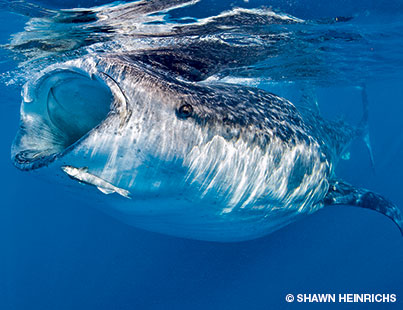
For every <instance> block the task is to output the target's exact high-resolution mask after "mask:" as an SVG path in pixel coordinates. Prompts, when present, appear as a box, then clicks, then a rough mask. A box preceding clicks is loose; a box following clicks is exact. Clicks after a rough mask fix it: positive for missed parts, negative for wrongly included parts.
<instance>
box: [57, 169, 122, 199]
mask: <svg viewBox="0 0 403 310" xmlns="http://www.w3.org/2000/svg"><path fill="white" fill-rule="evenodd" d="M62 170H63V171H64V172H65V173H66V174H67V175H68V176H70V177H71V178H72V179H74V180H78V181H80V182H82V183H85V184H89V185H94V186H95V187H96V188H98V189H99V190H100V191H101V192H102V193H104V194H107V195H108V194H112V193H118V194H119V195H121V196H123V197H126V198H129V199H130V196H129V191H127V190H125V189H122V188H119V187H116V186H114V185H112V184H111V183H109V182H107V181H105V180H103V179H101V178H99V177H97V176H95V175H93V174H91V173H89V172H88V168H87V167H83V168H75V167H71V166H63V167H62Z"/></svg>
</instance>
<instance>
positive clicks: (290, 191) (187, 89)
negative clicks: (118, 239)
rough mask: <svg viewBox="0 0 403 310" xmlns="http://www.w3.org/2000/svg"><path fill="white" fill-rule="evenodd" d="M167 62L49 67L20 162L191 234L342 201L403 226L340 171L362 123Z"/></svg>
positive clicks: (29, 92)
mask: <svg viewBox="0 0 403 310" xmlns="http://www.w3.org/2000/svg"><path fill="white" fill-rule="evenodd" d="M153 59H155V57H154V58H153ZM170 63H171V64H173V62H170ZM154 64H155V62H154ZM168 65H169V63H164V65H163V66H159V67H158V66H156V65H154V66H150V65H148V64H147V62H144V59H143V58H137V57H136V55H120V54H119V55H113V54H111V55H102V56H93V55H92V56H86V57H83V58H80V59H76V60H72V61H68V62H66V63H64V64H55V65H53V66H50V67H49V68H48V69H46V70H44V71H43V72H41V74H40V76H39V77H38V78H36V79H34V80H32V81H29V82H28V83H27V84H26V85H25V86H24V88H23V102H22V106H21V123H20V128H19V132H18V133H17V136H16V138H15V141H14V143H13V146H12V159H13V162H14V164H15V166H16V167H17V168H19V169H21V170H25V171H35V172H37V173H39V174H43V175H45V176H46V177H48V178H53V179H54V180H56V181H57V182H60V183H61V184H64V185H67V186H68V187H69V188H70V189H72V190H80V191H81V192H85V193H86V195H88V197H96V198H94V201H96V204H97V205H102V209H103V210H105V211H106V212H108V213H110V214H111V215H113V216H116V217H118V218H120V219H122V220H123V221H125V222H127V223H130V224H132V225H134V226H136V227H140V228H144V229H147V230H151V231H156V232H161V233H165V234H170V235H175V236H180V237H186V238H194V239H201V240H211V241H241V240H248V239H253V238H257V237H260V236H263V235H265V234H268V233H270V232H272V231H275V230H277V229H279V228H281V227H283V226H285V225H287V224H289V223H291V222H292V221H295V220H297V219H298V218H301V217H303V216H306V215H308V214H311V213H313V212H316V211H317V210H319V209H321V208H323V207H325V206H328V205H339V204H348V205H354V206H359V207H363V208H368V209H372V210H376V211H378V212H380V213H382V214H384V215H386V216H388V217H389V218H391V219H392V220H393V221H394V222H395V223H396V224H397V225H398V226H399V228H400V229H401V230H402V227H403V222H402V217H401V214H400V212H399V209H398V208H397V207H396V206H395V205H394V204H393V203H391V202H389V201H388V200H387V199H385V198H383V197H382V196H380V195H378V194H376V193H373V192H371V191H369V190H365V189H360V188H356V187H354V186H352V185H350V184H348V183H346V182H344V181H342V180H339V179H338V178H337V177H336V176H335V172H334V171H335V166H336V165H337V163H338V161H339V160H340V158H341V157H342V156H343V154H344V153H345V152H346V149H347V148H348V146H349V144H350V143H351V141H352V140H353V139H355V138H357V137H359V136H362V135H364V130H363V129H362V128H363V127H365V126H358V127H353V126H349V125H347V124H344V123H341V122H332V121H327V120H324V119H323V118H322V117H321V116H320V115H319V114H318V111H317V109H316V108H312V106H309V105H302V106H300V107H298V106H296V105H294V104H292V103H291V102H290V101H288V100H286V99H284V98H281V97H279V96H277V95H275V94H272V93H269V92H266V91H264V90H261V89H258V88H254V87H248V86H242V85H234V84H226V83H222V82H217V81H210V82H206V81H205V80H198V77H199V75H197V74H196V75H194V76H195V78H193V79H191V78H190V77H189V75H188V76H187V78H186V79H185V78H180V77H179V75H178V74H173V73H172V72H173V71H172V70H173V69H169V68H168V69H167V66H168ZM188 70H191V69H188ZM192 72H194V71H192ZM82 184H85V185H84V187H83V185H82ZM88 185H90V186H88ZM96 188H98V189H99V190H100V191H98V190H96ZM119 193H120V194H119ZM122 193H123V194H122ZM105 194H107V195H105ZM128 198H131V199H128Z"/></svg>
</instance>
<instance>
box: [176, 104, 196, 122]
mask: <svg viewBox="0 0 403 310" xmlns="http://www.w3.org/2000/svg"><path fill="white" fill-rule="evenodd" d="M176 114H177V115H178V117H179V118H188V117H190V116H192V114H193V107H192V106H191V105H190V104H188V103H186V104H183V105H181V106H180V108H179V109H178V111H177V112H176Z"/></svg>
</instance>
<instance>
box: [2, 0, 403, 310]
mask: <svg viewBox="0 0 403 310" xmlns="http://www.w3.org/2000/svg"><path fill="white" fill-rule="evenodd" d="M107 2H108V1H73V0H72V1H32V2H31V3H35V4H38V5H40V6H42V7H50V8H52V9H57V8H62V7H64V8H72V7H89V6H94V5H101V4H105V3H107ZM217 2H218V1H200V2H199V3H197V4H195V6H189V7H185V8H182V9H179V10H177V11H174V12H172V15H171V17H172V18H178V17H183V16H192V17H196V18H202V17H206V16H214V15H217V14H219V13H220V12H222V11H223V10H228V9H231V8H232V7H237V6H242V7H247V8H255V7H259V6H261V5H266V6H272V7H273V8H275V9H276V10H278V11H280V12H284V13H287V14H291V15H293V16H296V17H298V18H302V19H310V20H328V19H332V18H335V17H337V16H346V17H349V16H353V17H354V19H353V20H352V21H351V22H347V24H342V25H341V26H337V25H336V26H334V27H333V26H332V25H330V26H326V25H325V26H323V28H320V29H319V32H320V33H321V35H320V36H319V37H320V38H322V40H321V41H320V43H319V42H318V40H312V41H311V42H312V45H313V46H314V47H316V46H317V45H320V44H323V45H321V48H322V50H325V51H328V49H332V50H331V51H330V52H329V54H326V53H325V54H324V57H327V56H329V55H330V56H332V57H333V58H332V59H330V58H329V59H328V62H329V64H330V65H331V66H330V68H331V69H334V71H331V72H329V71H323V72H322V73H320V74H316V75H315V74H312V75H307V74H306V73H305V74H303V75H300V72H301V71H300V70H299V69H300V68H301V67H300V66H298V65H297V66H296V65H295V63H294V62H293V60H295V59H297V58H295V59H294V58H293V59H289V62H288V60H285V59H282V60H280V61H283V63H281V62H280V64H279V65H278V66H276V64H273V63H270V62H268V63H266V64H265V65H266V67H265V68H264V70H263V71H264V76H265V77H267V75H270V74H271V76H272V78H273V80H274V82H275V83H270V80H266V79H259V82H258V86H259V87H262V88H265V89H268V90H272V91H275V92H278V93H280V94H281V95H283V96H285V97H286V98H289V99H293V97H294V96H295V95H294V93H293V91H291V90H289V87H287V86H284V85H283V84H281V83H283V82H284V83H287V81H288V80H292V79H293V78H295V79H301V78H303V77H306V76H308V78H310V81H311V82H312V81H313V83H316V85H317V95H318V102H319V104H320V109H321V113H322V114H323V115H325V116H326V117H328V118H331V119H337V118H338V117H344V119H345V120H346V121H348V122H351V123H353V124H355V123H357V122H358V120H359V118H360V113H361V102H360V101H361V98H360V92H359V91H357V88H356V86H357V85H359V84H361V83H363V82H366V86H367V91H368V97H369V101H370V124H369V126H370V133H371V139H372V148H373V151H374V158H375V172H374V171H373V170H372V169H371V167H370V162H369V158H368V155H367V153H366V149H365V146H364V144H363V142H361V141H356V142H355V143H354V144H353V145H352V147H351V157H350V160H348V161H343V162H341V163H340V165H339V167H338V170H337V173H338V175H339V176H340V177H342V178H343V179H345V180H347V181H349V182H350V183H352V184H355V185H357V186H362V187H365V188H369V189H371V190H374V191H376V192H379V193H382V195H384V196H385V197H388V198H389V199H390V200H392V201H393V202H394V203H396V204H397V205H398V206H400V208H401V206H403V198H402V195H401V187H402V185H403V182H402V179H401V175H403V164H402V158H403V122H402V117H401V113H402V112H403V110H402V107H401V102H402V101H403V88H402V87H401V85H402V82H403V79H402V73H403V67H402V58H401V49H400V47H401V45H402V43H403V42H402V38H401V37H400V32H399V30H401V29H402V27H403V19H402V13H403V3H401V1H384V2H379V1H365V0H360V1H337V2H335V3H333V4H326V5H325V4H324V2H323V1H313V0H310V1H272V2H269V1H253V0H250V1H248V2H244V1H219V2H218V3H217ZM6 4H8V2H7V3H6ZM17 4H18V7H21V8H23V9H22V10H21V9H19V10H15V9H13V8H10V7H9V6H8V5H5V4H4V3H2V7H3V9H2V10H1V11H0V19H1V20H2V21H3V23H2V26H1V32H0V43H1V44H6V43H7V42H9V38H10V35H11V34H14V33H16V32H21V31H23V28H24V24H25V23H26V22H27V20H28V17H27V16H24V14H25V15H29V14H27V10H26V9H25V8H26V6H24V2H17ZM15 7H16V6H14V8H15ZM16 11H17V12H19V14H17V13H16ZM21 11H22V12H21ZM30 14H31V16H35V15H36V14H37V11H35V10H31V11H30ZM314 27H316V26H314ZM328 27H330V28H328ZM332 27H333V28H332ZM338 27H339V28H338ZM291 30H292V29H291ZM332 31H333V32H332ZM301 32H302V33H304V34H306V33H308V37H309V38H312V37H313V38H314V39H315V38H317V34H318V31H317V30H316V28H315V29H313V30H312V29H306V28H303V29H297V30H296V31H295V33H298V34H300V33H301ZM323 32H325V33H326V34H329V32H330V35H329V36H324V35H322V34H323ZM357 33H358V34H361V35H362V36H364V37H365V38H366V39H367V40H366V41H365V42H364V43H362V44H361V43H360V42H361V41H359V42H358V43H357V44H352V45H349V44H347V43H345V42H350V39H351V38H352V37H353V38H354V36H352V34H353V35H356V34H357ZM335 34H337V35H338V37H339V38H340V37H341V36H340V34H345V36H344V37H343V38H348V39H347V40H340V41H337V40H336V42H333V41H332V39H329V38H334V37H335ZM306 38H307V36H302V39H301V36H300V37H297V39H296V40H297V41H296V42H303V43H304V42H305V43H306V42H307V40H305V39H306ZM328 39H329V40H328ZM329 41H330V42H331V43H330V44H329V45H327V43H326V42H329ZM323 42H324V43H323ZM367 44H369V45H367ZM298 46H301V45H298ZM303 48H304V49H303V50H304V51H305V52H306V51H310V48H311V46H309V47H308V48H307V47H306V46H305V45H304V46H303ZM366 48H368V50H367V49H366ZM371 48H373V49H375V54H371V53H372V50H371ZM363 49H364V51H363ZM283 51H284V50H283ZM287 51H288V50H287ZM0 53H1V57H2V58H1V63H0V71H1V72H8V71H9V70H13V69H14V68H15V66H16V65H17V64H18V63H21V58H18V57H16V58H15V59H14V60H12V59H10V58H9V56H10V55H9V54H8V52H7V51H6V50H2V51H0ZM287 55H294V56H295V57H297V55H295V54H287ZM357 55H358V56H357ZM280 56H281V55H280ZM297 60H298V59H297ZM46 61H47V60H46ZM297 64H299V62H297ZM26 65H27V66H30V65H29V64H26ZM307 66H309V67H308V69H312V70H313V69H318V67H316V66H315V65H314V64H313V63H309V62H308V64H307ZM30 68H31V67H30ZM257 71H258V70H257ZM253 74H256V72H254V73H253ZM18 75H21V71H18V70H17V72H15V76H18ZM239 75H240V76H242V77H245V76H246V75H245V74H244V73H242V72H241V73H240V74H239ZM256 75H258V74H256ZM281 76H285V78H283V79H282V78H281ZM301 76H302V77H301ZM247 77H248V78H250V76H247ZM252 77H253V76H252ZM261 77H262V74H260V75H259V78H261ZM13 78H14V76H13V75H11V76H9V75H7V74H6V75H5V77H4V78H3V82H5V83H6V82H7V81H8V80H9V79H13ZM332 81H333V82H334V83H332ZM8 84H10V83H8ZM20 86H21V85H20V84H19V80H17V82H15V83H11V85H9V86H6V85H4V83H3V84H1V85H0V93H1V98H0V107H1V109H2V113H1V114H0V117H1V122H0V124H1V126H2V128H1V132H2V133H3V134H2V140H1V141H2V143H1V152H0V156H1V160H0V164H1V172H2V181H1V196H2V203H1V206H0V212H1V214H0V249H1V252H0V309H7V310H8V309H10V310H14V309H18V310H19V309H291V308H296V309H297V308H304V309H305V308H306V309H311V308H318V309H328V308H335V309H336V308H343V309H344V308H353V309H355V308H358V309H401V308H402V306H403V281H402V279H403V241H402V237H401V236H400V235H399V232H398V230H397V229H396V227H395V226H394V225H393V224H392V223H391V222H390V221H389V220H388V219H387V218H386V217H383V216H381V215H380V214H377V213H375V212H371V211H368V210H364V209H359V208H354V207H347V206H346V207H344V206H343V207H341V206H334V207H328V208H325V209H323V210H320V211H319V212H317V213H315V214H313V215H310V216H308V217H306V218H305V219H303V220H301V221H298V222H296V223H293V224H291V225H289V226H287V227H285V228H283V229H281V230H279V231H277V232H274V233H272V234H270V235H268V236H266V237H263V238H260V239H257V240H253V241H248V242H241V243H213V242H202V241H194V240H186V239H180V238H174V237H169V236H165V235H160V234H156V233H151V232H146V231H143V230H139V229H136V228H133V227H131V226H127V225H126V224H123V223H121V222H119V221H117V220H115V219H114V218H112V217H109V216H107V215H105V214H103V213H101V212H99V211H98V210H96V209H94V208H92V207H91V201H82V200H80V199H79V198H76V197H74V196H72V195H71V194H69V193H66V192H65V191H64V189H63V187H60V186H56V185H53V184H51V183H49V182H46V180H41V179H37V178H36V177H35V176H33V175H31V174H30V173H24V172H20V171H18V170H17V169H15V168H14V167H13V165H12V163H11V161H10V145H11V142H12V140H13V138H14V135H15V132H16V130H17V127H18V120H19V104H20V101H21V98H20ZM289 293H291V294H295V295H296V294H300V293H301V294H309V293H310V294H313V293H335V294H339V293H343V294H344V293H381V294H382V293H389V294H397V302H395V303H389V304H384V303H382V304H379V303H365V304H359V303H351V304H337V303H336V304H332V303H326V304H309V303H296V302H294V303H287V302H286V301H285V296H286V295H287V294H289Z"/></svg>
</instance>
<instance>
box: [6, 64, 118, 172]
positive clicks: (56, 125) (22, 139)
mask: <svg viewBox="0 0 403 310" xmlns="http://www.w3.org/2000/svg"><path fill="white" fill-rule="evenodd" d="M30 92H31V93H33V94H34V96H33V100H32V101H30V102H24V104H23V117H22V119H21V126H20V133H19V135H18V136H17V138H16V144H15V146H14V150H13V154H14V155H13V158H14V162H15V163H16V165H17V166H19V167H20V168H23V169H34V168H37V167H40V166H42V165H44V164H46V161H47V160H52V159H53V158H55V156H56V155H57V154H61V153H63V152H64V151H65V150H66V149H67V148H69V147H70V146H71V145H73V144H74V143H76V142H77V141H78V140H80V139H81V138H82V137H84V136H85V135H86V134H87V133H89V132H90V131H91V130H92V129H93V128H95V127H97V126H98V125H99V124H100V123H101V122H102V121H103V120H104V119H106V117H107V116H108V115H109V113H110V111H111V109H113V107H112V104H113V102H114V100H113V95H112V92H111V90H110V88H109V87H108V86H107V85H106V83H105V82H104V81H103V80H102V79H100V78H98V77H96V76H94V75H91V76H90V75H88V74H87V73H86V72H83V71H80V70H75V69H58V70H54V71H52V72H49V73H47V74H46V75H45V76H44V77H42V78H41V79H40V80H38V83H36V84H35V85H33V86H32V87H31V89H30Z"/></svg>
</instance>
